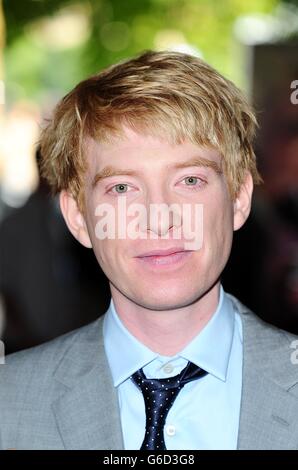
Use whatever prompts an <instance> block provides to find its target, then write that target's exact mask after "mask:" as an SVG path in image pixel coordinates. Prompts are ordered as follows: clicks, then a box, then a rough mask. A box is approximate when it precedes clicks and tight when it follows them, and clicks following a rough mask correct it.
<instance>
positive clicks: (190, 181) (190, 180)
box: [184, 176, 198, 186]
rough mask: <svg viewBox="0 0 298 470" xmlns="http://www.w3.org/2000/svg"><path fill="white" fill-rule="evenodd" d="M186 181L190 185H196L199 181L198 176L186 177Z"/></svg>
mask: <svg viewBox="0 0 298 470" xmlns="http://www.w3.org/2000/svg"><path fill="white" fill-rule="evenodd" d="M184 181H185V184H187V185H188V186H195V185H196V184H197V182H198V178H197V177H196V176H187V177H186V178H184Z"/></svg>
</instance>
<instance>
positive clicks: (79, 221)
mask: <svg viewBox="0 0 298 470" xmlns="http://www.w3.org/2000/svg"><path fill="white" fill-rule="evenodd" d="M60 208H61V212H62V215H63V217H64V220H65V222H66V225H67V227H68V228H69V230H70V232H71V233H72V234H73V236H74V237H75V238H76V239H77V240H78V241H79V242H80V243H81V244H82V245H84V246H85V247H86V248H92V244H91V240H90V237H89V233H88V229H87V225H86V221H85V218H84V216H83V214H82V213H81V211H80V210H79V207H78V204H77V201H76V200H75V199H74V197H73V196H72V195H71V194H70V193H69V192H68V191H65V190H63V191H61V193H60Z"/></svg>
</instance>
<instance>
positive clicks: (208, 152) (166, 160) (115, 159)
mask: <svg viewBox="0 0 298 470" xmlns="http://www.w3.org/2000/svg"><path fill="white" fill-rule="evenodd" d="M86 144H87V145H86V150H85V154H86V158H87V162H88V168H89V170H90V171H91V172H92V171H93V170H94V171H98V170H99V169H100V168H102V167H104V166H106V165H115V166H117V164H118V165H121V167H122V168H123V167H125V166H129V167H131V165H132V164H133V165H134V166H136V167H140V168H142V167H143V168H145V167H146V165H149V167H151V168H152V165H155V166H156V168H157V167H158V166H163V165H167V166H168V165H170V164H171V163H173V164H175V163H182V162H184V161H185V162H186V161H188V160H190V159H192V158H195V157H198V158H202V159H206V160H210V161H214V162H215V163H217V164H218V165H221V159H222V158H221V155H220V152H219V151H218V150H216V149H215V148H213V147H211V146H201V145H197V144H195V143H192V142H190V141H189V140H185V141H183V142H182V143H179V144H176V143H172V142H170V141H169V139H167V138H166V137H165V138H161V137H155V136H153V135H147V134H143V133H139V132H136V131H134V130H132V129H130V128H127V127H125V128H124V129H123V132H122V133H121V134H120V135H118V136H116V137H111V138H110V139H109V140H107V141H105V142H98V141H96V140H94V139H91V138H88V139H87V141H86Z"/></svg>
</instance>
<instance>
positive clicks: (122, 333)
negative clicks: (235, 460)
mask: <svg viewBox="0 0 298 470" xmlns="http://www.w3.org/2000/svg"><path fill="white" fill-rule="evenodd" d="M103 332H104V344H105V351H106V354H107V358H108V362H109V366H110V368H111V373H112V378H113V383H114V386H115V387H116V388H117V390H118V397H119V406H120V415H121V426H122V432H123V439H124V447H125V449H129V450H134V449H139V448H140V447H141V444H142V441H143V438H144V434H145V420H146V414H145V405H144V399H143V395H142V392H141V391H140V390H139V388H138V387H137V386H136V385H135V384H134V383H133V382H132V380H131V379H130V376H131V375H132V374H133V373H134V372H135V371H136V370H138V369H140V368H143V370H144V373H145V375H146V377H148V378H167V377H172V376H174V375H177V374H179V372H180V371H181V370H182V369H183V368H184V367H185V366H186V364H187V361H191V362H193V363H194V364H196V365H198V366H199V367H201V368H202V369H204V370H206V371H207V372H208V374H207V375H205V376H204V377H203V378H201V379H199V380H195V381H193V382H190V383H188V384H187V385H185V386H184V387H183V389H182V390H181V391H180V393H179V395H178V397H177V398H176V400H175V402H174V404H173V406H172V408H171V409H170V411H169V413H168V416H167V419H166V424H165V428H164V436H165V443H166V447H167V449H168V450H179V449H181V450H195V449H198V450H200V449H210V450H212V449H224V450H225V449H236V448H237V439H238V428H239V416H240V402H241V389H242V356H243V353H242V323H241V318H240V316H239V314H238V313H237V312H236V311H235V310H234V308H233V304H232V302H231V300H230V299H229V297H228V296H227V295H226V294H225V292H224V290H223V288H222V287H221V288H220V298H219V303H218V307H217V309H216V311H215V312H214V314H213V316H212V318H211V319H210V321H209V322H208V323H207V325H206V326H205V327H204V328H203V330H202V331H201V332H200V333H199V334H198V335H197V336H196V337H195V338H194V339H193V340H192V341H191V342H190V343H189V344H188V345H187V346H186V347H185V348H184V349H183V350H182V351H181V352H180V353H178V354H177V355H175V356H173V357H166V356H160V355H158V354H157V353H155V352H153V351H151V350H150V349H149V348H147V347H146V346H144V345H143V344H142V343H140V342H139V341H138V340H137V339H136V338H135V337H134V336H132V335H131V333H130V332H129V331H128V330H127V329H126V327H125V326H124V325H123V324H122V322H121V321H120V319H119V317H118V315H117V312H116V311H115V307H114V303H113V301H111V304H110V306H109V309H108V311H107V314H106V316H105V320H104V326H103Z"/></svg>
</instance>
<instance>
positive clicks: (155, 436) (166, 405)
mask: <svg viewBox="0 0 298 470" xmlns="http://www.w3.org/2000/svg"><path fill="white" fill-rule="evenodd" d="M206 374H207V372H206V371H205V370H203V369H200V367H198V366H196V365H195V364H193V363H192V362H188V364H187V366H186V367H185V368H184V369H183V370H182V371H181V372H180V374H178V375H175V377H170V378H169V379H147V378H146V376H145V374H144V372H143V369H140V370H138V371H137V372H135V373H134V374H133V375H132V376H131V379H132V381H133V382H134V383H135V384H136V385H137V386H138V387H139V388H140V389H141V391H142V393H143V397H144V401H145V409H146V431H145V437H144V440H143V443H142V446H141V448H140V450H166V445H165V441H164V433H163V430H164V425H165V422H166V417H167V414H168V412H169V410H170V408H171V406H172V405H173V403H174V401H175V399H176V397H177V396H178V393H179V392H180V390H181V389H182V388H183V387H184V385H185V384H187V383H188V382H191V381H192V380H196V379H198V378H199V377H203V376H204V375H206Z"/></svg>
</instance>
